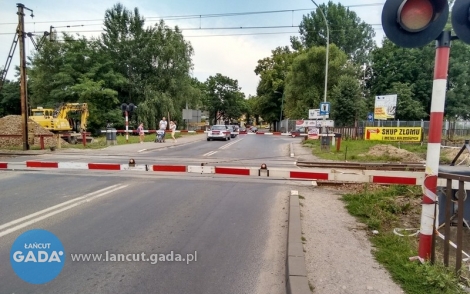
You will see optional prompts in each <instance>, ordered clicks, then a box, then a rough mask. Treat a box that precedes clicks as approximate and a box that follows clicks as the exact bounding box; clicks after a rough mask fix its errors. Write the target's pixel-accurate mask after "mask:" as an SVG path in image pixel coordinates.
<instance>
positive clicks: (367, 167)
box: [297, 161, 425, 172]
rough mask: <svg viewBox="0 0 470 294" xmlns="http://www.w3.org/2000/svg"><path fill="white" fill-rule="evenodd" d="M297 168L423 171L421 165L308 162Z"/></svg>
mask: <svg viewBox="0 0 470 294" xmlns="http://www.w3.org/2000/svg"><path fill="white" fill-rule="evenodd" d="M297 166H299V167H311V168H344V169H358V170H389V171H423V172H424V169H425V165H424V164H421V163H378V162H377V163H374V162H309V161H298V162H297Z"/></svg>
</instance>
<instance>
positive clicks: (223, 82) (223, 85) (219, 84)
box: [204, 73, 246, 124]
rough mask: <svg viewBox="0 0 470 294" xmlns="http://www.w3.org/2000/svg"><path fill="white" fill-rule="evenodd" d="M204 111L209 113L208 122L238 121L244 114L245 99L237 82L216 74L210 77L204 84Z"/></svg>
mask: <svg viewBox="0 0 470 294" xmlns="http://www.w3.org/2000/svg"><path fill="white" fill-rule="evenodd" d="M205 84H206V85H205V87H206V95H205V97H206V100H205V103H204V105H205V109H206V110H207V111H209V117H210V120H211V121H213V122H214V124H216V123H217V121H218V120H220V119H223V120H224V121H227V120H228V121H230V120H238V119H239V118H240V117H241V115H242V114H243V112H245V110H246V107H245V101H244V100H245V97H244V95H243V93H241V92H240V88H239V87H238V81H237V80H233V79H231V78H229V77H227V76H224V75H222V74H220V73H217V74H216V75H215V76H210V77H209V78H208V79H207V80H206V82H205Z"/></svg>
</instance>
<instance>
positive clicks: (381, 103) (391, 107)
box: [374, 94, 397, 120]
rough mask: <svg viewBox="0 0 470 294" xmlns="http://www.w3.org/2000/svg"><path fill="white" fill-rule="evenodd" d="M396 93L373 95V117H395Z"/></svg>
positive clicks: (384, 118)
mask: <svg viewBox="0 0 470 294" xmlns="http://www.w3.org/2000/svg"><path fill="white" fill-rule="evenodd" d="M396 110H397V95H396V94H394V95H382V96H375V106H374V119H377V120H387V119H389V118H391V119H393V118H395V114H396Z"/></svg>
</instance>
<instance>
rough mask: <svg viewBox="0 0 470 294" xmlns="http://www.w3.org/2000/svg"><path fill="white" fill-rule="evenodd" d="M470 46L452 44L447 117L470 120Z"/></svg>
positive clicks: (457, 43) (456, 42)
mask: <svg viewBox="0 0 470 294" xmlns="http://www.w3.org/2000/svg"><path fill="white" fill-rule="evenodd" d="M469 80H470V46H469V45H467V44H465V43H463V42H462V41H459V40H457V41H454V42H453V43H452V48H451V53H450V63H449V76H448V82H447V87H448V91H447V96H446V108H445V115H446V117H447V118H448V119H450V120H453V119H455V118H456V117H459V118H462V119H470V95H469V93H470V84H469Z"/></svg>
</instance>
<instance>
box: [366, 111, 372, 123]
mask: <svg viewBox="0 0 470 294" xmlns="http://www.w3.org/2000/svg"><path fill="white" fill-rule="evenodd" d="M367 120H368V121H374V113H373V112H369V113H368V114H367Z"/></svg>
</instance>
